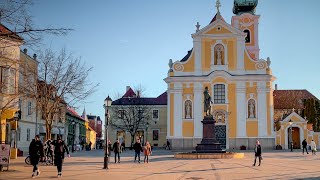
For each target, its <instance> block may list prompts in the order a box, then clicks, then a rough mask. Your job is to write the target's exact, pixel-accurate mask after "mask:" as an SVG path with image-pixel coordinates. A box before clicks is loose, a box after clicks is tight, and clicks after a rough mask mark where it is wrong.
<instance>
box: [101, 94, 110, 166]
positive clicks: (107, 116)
mask: <svg viewBox="0 0 320 180" xmlns="http://www.w3.org/2000/svg"><path fill="white" fill-rule="evenodd" d="M111 104H112V99H111V98H110V97H109V95H108V97H107V98H106V99H105V100H104V105H103V107H104V109H105V127H106V130H105V134H106V136H105V137H106V138H105V141H106V143H105V153H104V164H103V169H109V167H108V159H109V149H108V142H109V136H108V125H109V118H110V113H109V108H110V107H111Z"/></svg>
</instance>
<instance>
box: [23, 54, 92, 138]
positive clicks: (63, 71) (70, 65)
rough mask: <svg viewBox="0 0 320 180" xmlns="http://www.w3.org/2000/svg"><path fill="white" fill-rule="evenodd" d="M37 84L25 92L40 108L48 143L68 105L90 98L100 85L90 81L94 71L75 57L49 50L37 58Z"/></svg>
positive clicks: (27, 88)
mask: <svg viewBox="0 0 320 180" xmlns="http://www.w3.org/2000/svg"><path fill="white" fill-rule="evenodd" d="M38 62H39V64H38V67H39V69H38V80H37V81H35V82H34V83H31V82H28V84H29V86H25V89H24V91H25V92H28V94H29V96H32V97H33V98H34V99H36V101H37V107H38V109H39V111H40V112H41V115H42V118H43V119H44V120H45V122H46V139H51V130H52V124H53V121H54V120H55V119H56V118H55V117H57V116H59V115H60V114H63V113H61V111H62V110H63V108H64V107H66V105H69V106H74V105H75V104H77V103H78V102H79V101H84V100H85V99H86V98H87V97H88V96H89V95H91V94H92V93H93V92H94V90H95V89H96V87H97V86H98V84H92V83H90V82H89V81H88V75H89V73H90V71H91V70H92V68H90V67H89V68H88V67H87V66H86V65H85V64H84V63H83V62H82V61H81V59H80V58H76V57H73V56H72V55H71V54H69V53H67V52H66V50H65V49H62V50H61V51H60V52H59V53H55V52H53V51H52V50H50V49H48V50H46V51H45V52H43V53H41V54H40V56H39V58H38Z"/></svg>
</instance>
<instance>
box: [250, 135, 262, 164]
mask: <svg viewBox="0 0 320 180" xmlns="http://www.w3.org/2000/svg"><path fill="white" fill-rule="evenodd" d="M261 155H262V151H261V145H260V142H259V140H257V141H256V146H255V148H254V156H255V157H254V163H253V165H252V166H255V165H256V160H257V158H259V165H258V166H260V164H261V159H262V156H261Z"/></svg>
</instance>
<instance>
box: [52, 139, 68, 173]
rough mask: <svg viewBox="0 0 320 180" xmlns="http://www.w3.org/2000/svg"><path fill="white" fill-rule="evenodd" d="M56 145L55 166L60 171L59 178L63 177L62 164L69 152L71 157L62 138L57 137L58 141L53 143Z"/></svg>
mask: <svg viewBox="0 0 320 180" xmlns="http://www.w3.org/2000/svg"><path fill="white" fill-rule="evenodd" d="M52 144H53V145H54V165H55V166H57V170H58V178H59V177H61V176H62V164H63V160H64V154H65V152H67V154H68V157H70V153H69V150H68V147H67V145H66V143H64V141H62V139H61V136H58V137H57V140H55V141H53V142H52Z"/></svg>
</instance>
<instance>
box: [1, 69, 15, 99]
mask: <svg viewBox="0 0 320 180" xmlns="http://www.w3.org/2000/svg"><path fill="white" fill-rule="evenodd" d="M0 68H1V69H0V71H1V72H0V75H1V79H0V80H1V86H2V88H1V92H2V93H8V94H15V92H16V70H15V69H14V68H10V67H3V66H1V67H0Z"/></svg>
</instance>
